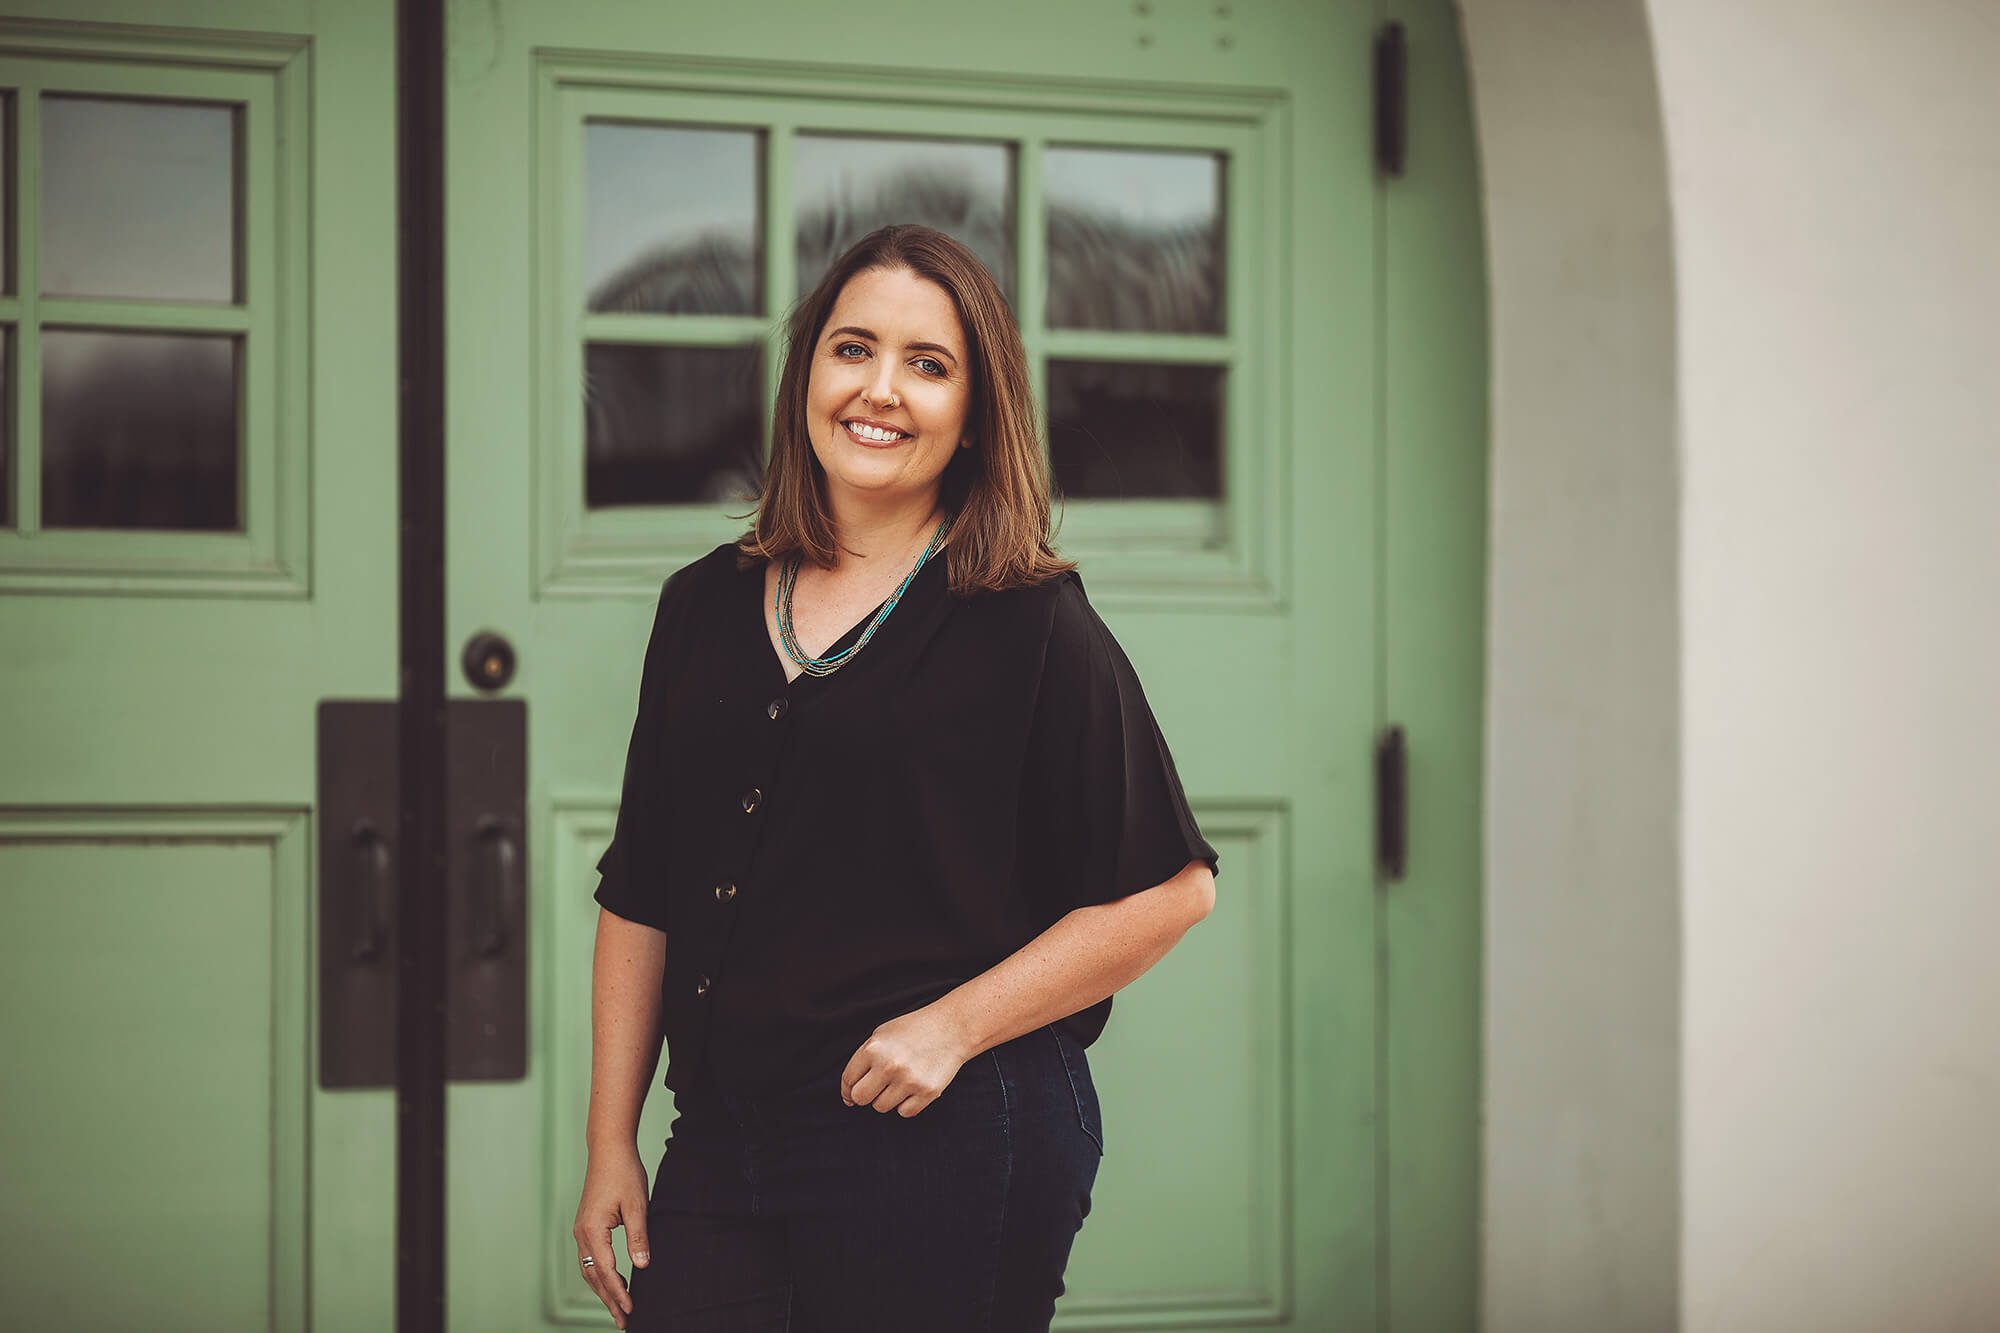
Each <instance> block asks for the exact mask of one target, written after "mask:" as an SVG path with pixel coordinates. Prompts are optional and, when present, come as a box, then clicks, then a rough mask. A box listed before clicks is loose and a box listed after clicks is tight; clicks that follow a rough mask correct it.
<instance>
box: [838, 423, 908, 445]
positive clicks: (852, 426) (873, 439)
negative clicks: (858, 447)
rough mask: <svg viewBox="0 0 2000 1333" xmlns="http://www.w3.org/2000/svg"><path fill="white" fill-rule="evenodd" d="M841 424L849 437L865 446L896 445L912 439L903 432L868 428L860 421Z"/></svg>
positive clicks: (878, 427) (874, 427) (877, 427)
mask: <svg viewBox="0 0 2000 1333" xmlns="http://www.w3.org/2000/svg"><path fill="white" fill-rule="evenodd" d="M840 424H841V425H842V426H845V427H846V428H847V433H848V434H849V435H852V436H853V437H854V438H855V439H857V440H859V441H861V443H863V444H875V445H882V444H896V443H899V442H901V441H903V440H907V439H909V438H910V437H909V435H908V434H907V433H905V432H903V431H900V430H888V429H885V428H884V427H881V426H867V425H863V424H862V423H861V422H859V421H843V422H841V423H840Z"/></svg>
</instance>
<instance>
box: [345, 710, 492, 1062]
mask: <svg viewBox="0 0 2000 1333" xmlns="http://www.w3.org/2000/svg"><path fill="white" fill-rule="evenodd" d="M318 721H319V839H318V842H319V858H318V861H319V864H318V870H319V875H318V880H317V884H318V901H319V995H320V1003H319V1013H320V1023H319V1038H320V1042H319V1078H320V1084H321V1086H323V1087H328V1088H386V1087H390V1086H393V1085H394V1083H395V1081H396V943H397V940H396V927H397V920H398V917H399V915H400V913H399V912H398V910H397V909H398V905H399V904H400V903H401V902H402V900H403V894H402V891H401V890H402V886H401V885H400V884H398V882H397V880H398V870H399V866H398V858H397V837H398V827H397V818H398V811H399V808H400V807H399V805H398V800H397V793H398V786H397V780H396V704H395V702H394V701H393V700H377V699H325V700H322V701H321V702H320V706H319V719H318ZM445 728H446V732H447V747H448V751H449V762H450V771H449V778H448V785H449V788H450V790H449V792H448V793H447V810H448V819H449V824H450V827H449V831H448V839H449V840H448V844H447V845H448V852H447V857H446V867H445V883H444V884H443V885H441V886H440V885H429V886H422V887H424V888H425V889H426V890H427V891H430V892H438V891H440V890H442V891H443V892H444V893H445V894H446V895H447V907H446V952H447V958H446V959H445V967H446V969H447V973H448V976H447V981H446V991H445V1004H446V1021H447V1024H448V1032H447V1037H446V1054H445V1076H446V1077H447V1078H449V1079H456V1080H460V1081H472V1080H497V1079H517V1078H521V1077H523V1076H525V1075H526V1073H527V1067H528V1059H527V1056H528V1051H527V1032H528V988H527V980H528V892H527V887H528V847H527V790H528V763H527V759H528V753H527V752H528V713H527V705H526V704H525V703H524V702H523V701H522V700H519V699H453V700H451V701H450V702H449V704H448V705H447V709H446V715H445Z"/></svg>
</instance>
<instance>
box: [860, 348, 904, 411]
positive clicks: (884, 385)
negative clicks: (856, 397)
mask: <svg viewBox="0 0 2000 1333" xmlns="http://www.w3.org/2000/svg"><path fill="white" fill-rule="evenodd" d="M895 375H896V364H895V362H894V361H892V360H890V359H889V358H888V357H883V358H881V359H880V360H878V361H876V363H875V373H874V374H873V375H871V376H869V377H868V384H867V386H866V387H865V388H863V389H862V390H861V396H862V397H863V398H864V399H866V400H867V401H868V402H869V403H870V404H872V405H874V406H875V407H877V408H880V407H882V406H884V405H885V404H887V403H890V402H892V401H893V400H894V399H895V397H896V386H895V383H894V381H895Z"/></svg>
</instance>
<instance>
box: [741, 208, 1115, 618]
mask: <svg viewBox="0 0 2000 1333" xmlns="http://www.w3.org/2000/svg"><path fill="white" fill-rule="evenodd" d="M869 269H908V270H909V271H911V272H912V273H915V274H916V275H917V276H918V277H921V278H928V279H929V280H930V281H932V282H934V283H936V284H937V285H938V286H940V287H942V288H943V289H944V291H945V294H946V295H947V296H949V297H951V302H952V305H953V306H955V307H956V308H957V310H958V319H959V323H960V324H961V325H962V326H963V327H964V329H965V336H966V341H967V343H968V346H967V347H966V358H967V362H968V365H969V368H970V370H971V381H972V401H971V403H970V404H968V406H967V409H966V415H965V420H966V433H967V436H968V437H969V438H970V439H971V441H972V443H971V447H969V448H964V449H961V448H957V447H956V446H955V445H954V447H953V449H952V458H951V462H950V463H948V464H947V465H946V466H945V470H944V474H943V475H942V476H941V477H940V478H939V495H938V500H939V503H940V504H941V505H942V506H943V508H944V511H945V512H946V513H947V514H953V515H956V518H955V519H954V520H953V522H952V525H951V544H950V545H949V546H947V547H945V548H944V557H945V561H946V566H947V576H948V578H949V580H950V584H951V590H952V591H953V592H954V593H956V594H957V595H959V596H961V597H969V596H972V595H973V594H975V593H979V592H998V591H1000V590H1002V589H1005V588H1011V587H1018V586H1020V585H1023V584H1035V583H1042V582H1045V581H1047V580H1049V579H1052V578H1054V577H1055V576H1056V575H1058V574H1060V573H1062V572H1063V571H1065V570H1070V569H1075V568H1076V562H1075V561H1073V560H1065V559H1063V558H1062V557H1061V556H1059V555H1057V554H1056V551H1055V548H1054V547H1053V546H1052V545H1051V544H1050V531H1049V494H1050V489H1051V485H1050V479H1049V466H1048V462H1047V460H1046V459H1045V458H1044V457H1043V455H1042V447H1041V443H1040V439H1039V437H1038V436H1037V434H1036V429H1035V402H1034V394H1033V391H1032V390H1030V389H1029V387H1028V355H1027V351H1026V349H1024V348H1023V347H1022V345H1021V328H1020V325H1018V324H1017V323H1015V322H1014V315H1013V312H1012V311H1011V310H1009V309H1008V307H1007V301H1006V298H1005V297H1003V296H1002V295H1001V294H1000V285H999V284H998V283H996V282H995V281H994V280H993V275H992V274H991V273H989V272H987V271H986V266H985V265H984V264H981V263H980V262H979V260H978V258H977V257H976V256H974V255H973V253H972V251H970V250H968V249H966V248H965V246H964V245H962V244H961V243H960V242H958V241H955V240H953V239H952V238H951V237H950V236H947V235H946V234H945V233H943V232H941V231H938V230H937V229H936V228H934V227H925V226H919V225H916V224H914V223H911V224H899V225H894V226H887V227H878V228H876V229H875V230H874V231H871V232H869V233H868V234H867V235H866V236H863V237H862V238H861V239H860V240H858V241H856V242H855V243H854V244H853V246H851V247H850V248H849V249H848V251H847V253H845V254H843V255H841V257H840V258H839V259H836V260H835V261H834V262H833V266H832V267H831V268H829V269H828V270H827V272H826V276H825V277H823V278H821V279H820V282H819V286H817V287H815V288H813V290H812V293H811V294H810V295H809V296H807V297H806V298H805V299H804V300H802V301H800V302H799V304H798V305H797V306H795V307H793V309H792V313H791V324H790V327H789V330H788V336H787V339H786V346H785V368H784V372H783V373H782V374H781V375H780V376H779V378H778V396H777V399H776V402H775V403H774V404H773V406H772V410H771V459H770V462H769V463H768V464H767V465H766V466H765V469H764V484H763V487H762V489H761V490H760V491H759V492H758V495H757V511H756V515H757V516H756V521H755V523H754V524H753V525H752V526H751V528H750V529H749V530H748V531H746V532H745V533H744V534H743V536H742V537H741V538H739V539H738V540H737V543H736V548H737V552H738V554H737V563H738V566H739V567H741V568H746V569H747V568H749V567H750V566H751V565H753V564H755V563H757V562H758V561H760V560H762V559H767V558H768V559H774V560H775V559H781V558H783V557H786V556H789V555H791V554H792V553H793V552H795V551H797V552H801V553H802V554H803V555H804V556H805V558H807V559H810V560H812V561H813V562H815V563H816V564H818V565H820V566H821V567H822V568H831V567H832V566H833V564H834V563H835V552H834V546H835V534H834V526H833V516H832V513H831V511H830V510H829V508H828V505H827V500H826V469H825V468H823V467H821V466H820V462H819V459H818V457H816V456H815V455H814V453H813V447H812V439H811V437H809V436H808V435H807V434H806V415H805V404H806V379H807V376H808V375H809V374H810V372H811V369H812V358H813V349H814V347H815V346H816V345H817V344H818V342H819V335H820V331H821V330H822V329H824V328H825V327H826V323H827V320H828V319H830V318H831V317H832V315H833V303H834V301H835V300H836V299H837V298H838V297H839V296H840V292H841V289H842V288H843V287H845V286H846V285H847V282H848V280H849V279H850V278H852V277H853V276H854V275H855V274H857V273H861V272H864V271H866V270H869Z"/></svg>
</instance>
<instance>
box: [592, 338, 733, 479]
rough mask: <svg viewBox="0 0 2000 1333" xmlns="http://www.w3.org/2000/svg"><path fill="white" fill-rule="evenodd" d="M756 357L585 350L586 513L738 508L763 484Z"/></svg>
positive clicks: (629, 348)
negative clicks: (614, 508)
mask: <svg viewBox="0 0 2000 1333" xmlns="http://www.w3.org/2000/svg"><path fill="white" fill-rule="evenodd" d="M762 361H763V358H762V355H761V353H760V350H759V349H758V348H756V347H653V346H635V345H632V344H626V343H592V344H590V346H588V347H587V348H585V349H584V487H583V490H584V503H585V504H587V505H589V506H590V507H592V508H594V509H599V508H604V507H607V506H610V505H663V504H718V503H728V504H734V503H736V502H738V501H741V500H744V499H747V498H749V497H750V496H753V495H755V494H756V493H757V487H758V485H759V484H760V483H761V481H762V480H763V475H764V460H763V446H762V443H761V438H762V433H761V430H760V427H759V422H758V401H759V398H760V396H761V394H762V389H763V384H762V372H761V366H762Z"/></svg>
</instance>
